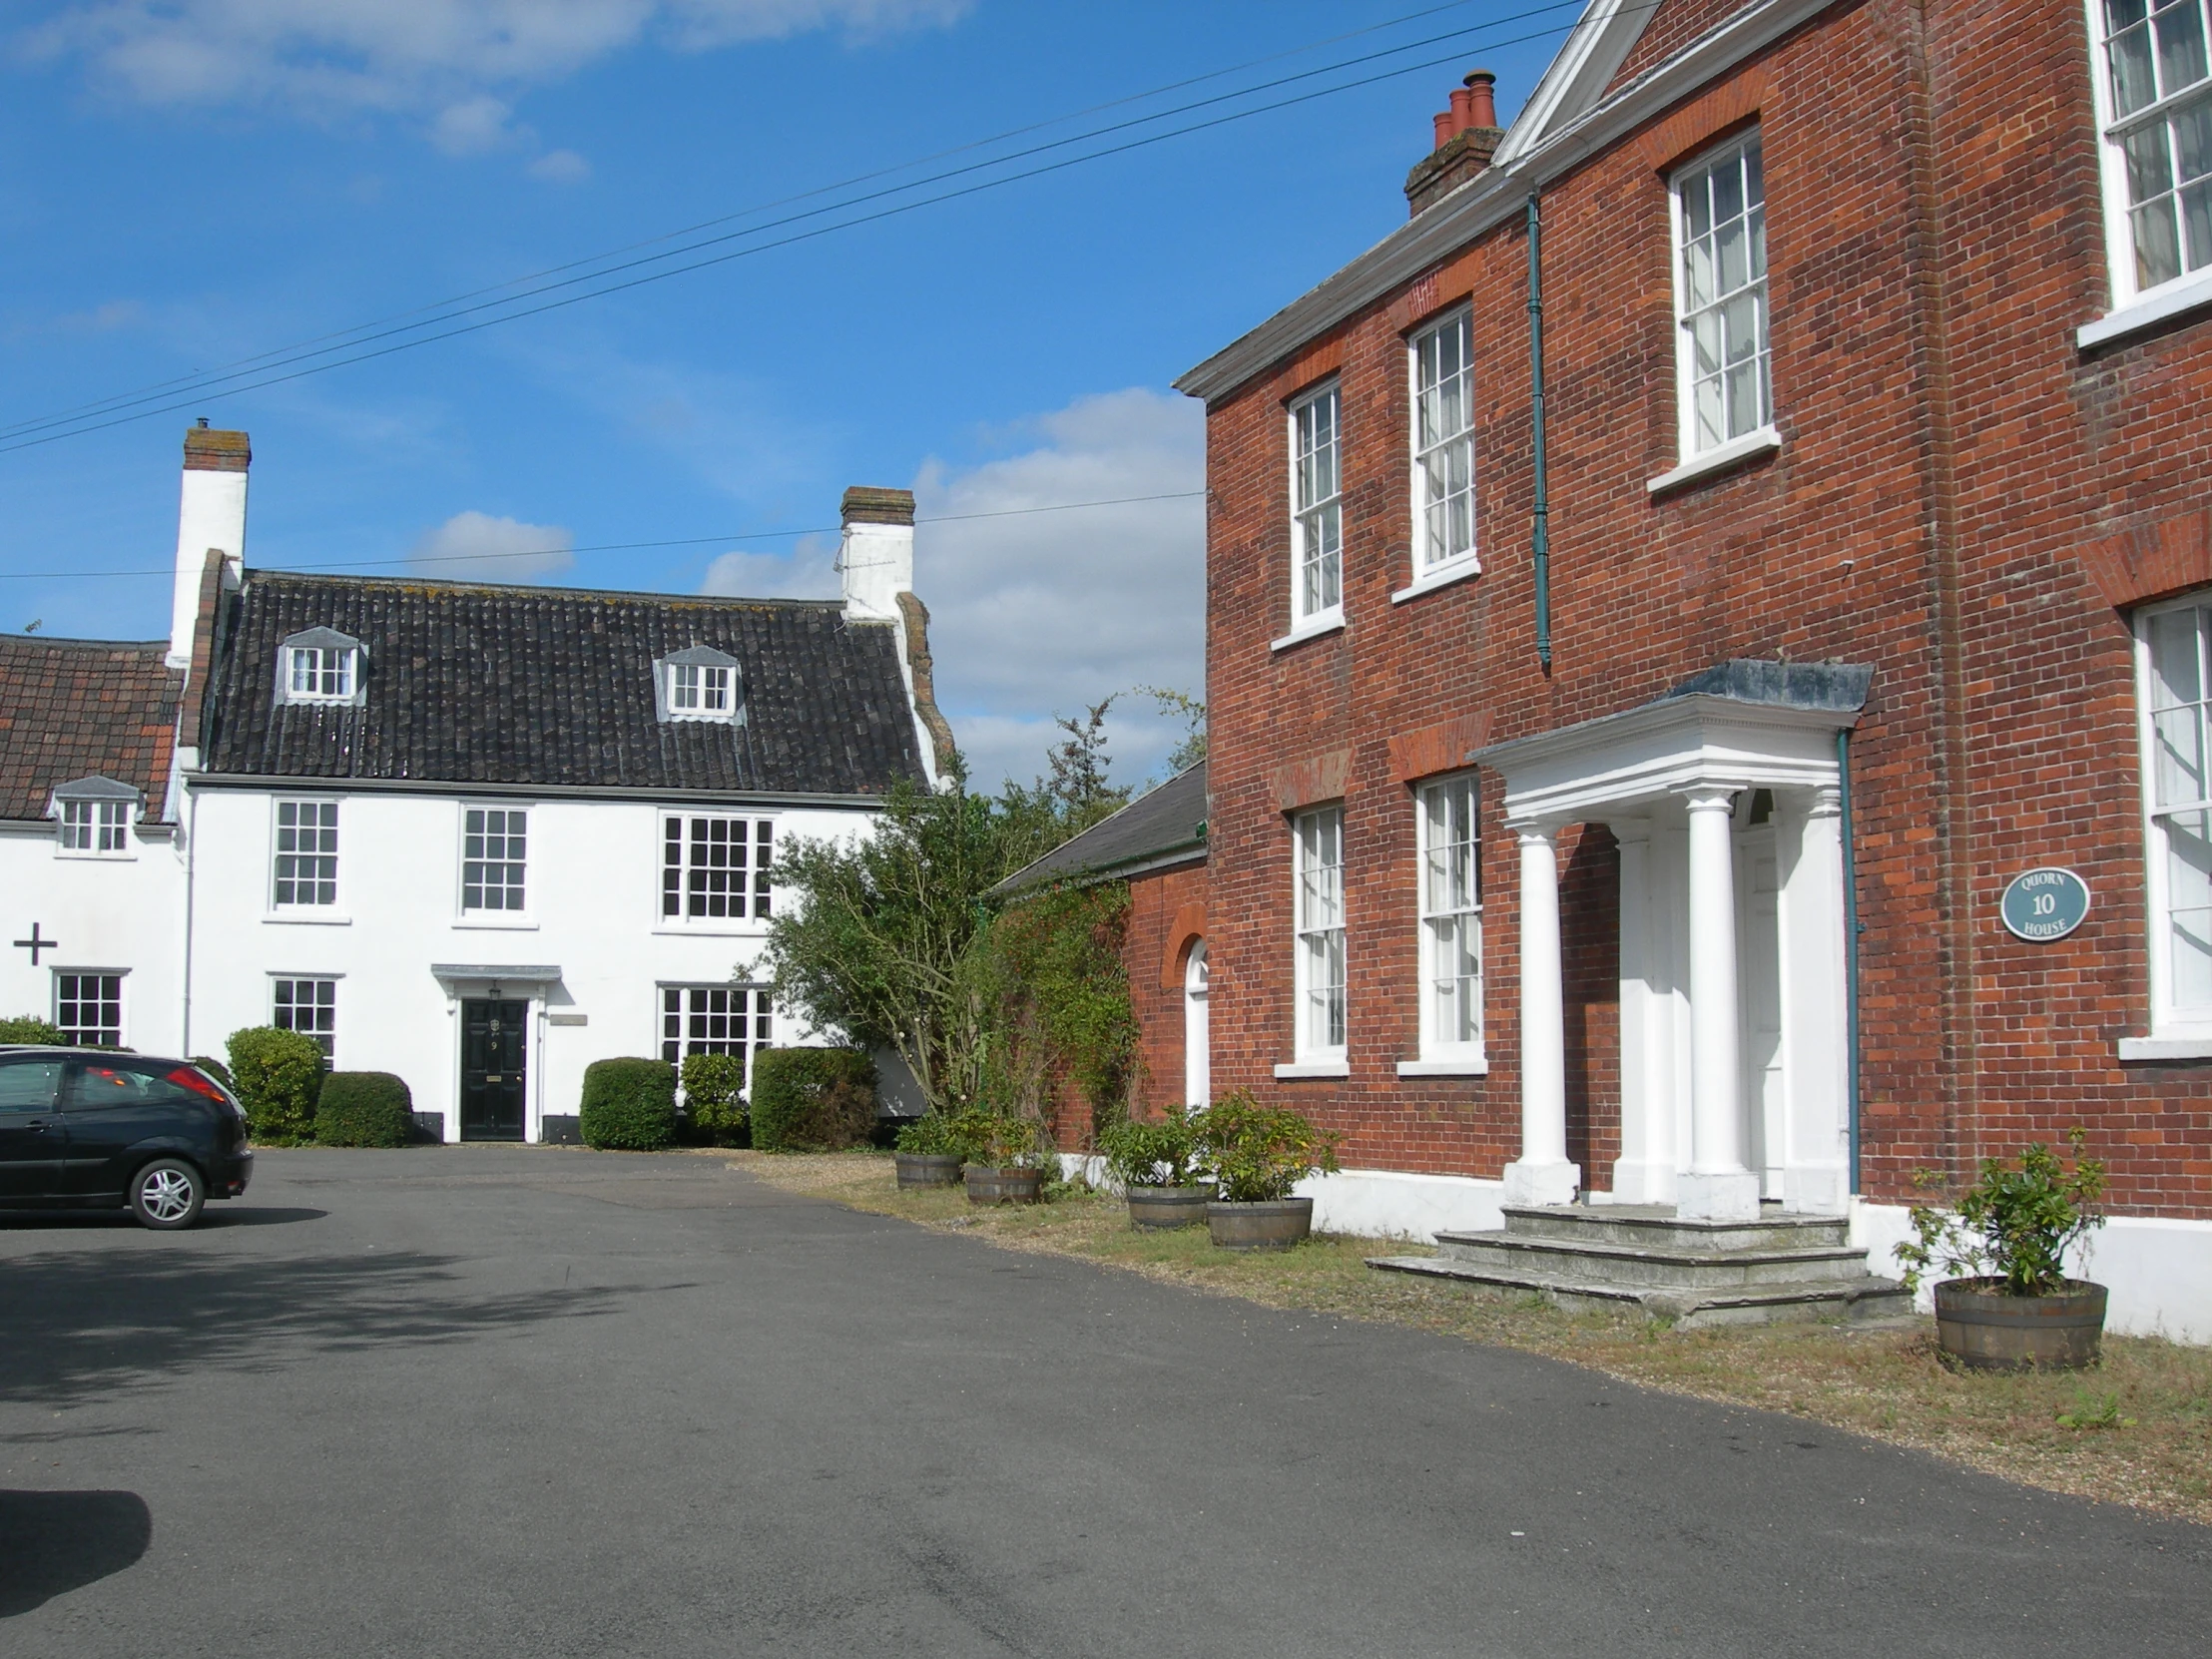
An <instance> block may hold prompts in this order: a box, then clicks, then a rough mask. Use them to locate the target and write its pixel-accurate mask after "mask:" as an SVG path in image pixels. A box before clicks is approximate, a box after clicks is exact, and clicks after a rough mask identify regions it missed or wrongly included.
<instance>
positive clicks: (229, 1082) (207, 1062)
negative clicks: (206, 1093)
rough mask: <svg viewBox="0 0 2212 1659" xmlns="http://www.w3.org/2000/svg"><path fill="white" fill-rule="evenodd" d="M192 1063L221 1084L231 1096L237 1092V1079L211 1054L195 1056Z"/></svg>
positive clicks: (229, 1069)
mask: <svg viewBox="0 0 2212 1659" xmlns="http://www.w3.org/2000/svg"><path fill="white" fill-rule="evenodd" d="M192 1063H193V1064H194V1065H196V1066H198V1067H199V1068H200V1069H201V1070H202V1071H204V1072H206V1073H207V1074H208V1075H209V1076H210V1077H212V1078H214V1079H215V1080H216V1081H217V1082H218V1083H221V1084H222V1085H223V1086H224V1087H225V1088H227V1089H229V1090H230V1091H231V1092H232V1093H233V1094H236V1093H237V1092H238V1086H239V1085H238V1079H237V1078H235V1077H233V1076H232V1075H231V1068H230V1067H229V1066H227V1065H225V1064H224V1063H223V1062H222V1061H221V1060H218V1059H217V1058H215V1056H213V1055H212V1054H195V1055H194V1056H193V1057H192Z"/></svg>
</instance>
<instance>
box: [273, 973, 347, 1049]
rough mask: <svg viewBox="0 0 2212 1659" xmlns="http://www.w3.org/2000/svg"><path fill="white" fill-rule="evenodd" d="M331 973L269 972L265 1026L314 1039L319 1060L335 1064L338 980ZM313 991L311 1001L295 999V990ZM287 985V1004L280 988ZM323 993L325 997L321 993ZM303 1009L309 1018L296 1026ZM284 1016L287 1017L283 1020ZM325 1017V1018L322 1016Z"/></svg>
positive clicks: (338, 975)
mask: <svg viewBox="0 0 2212 1659" xmlns="http://www.w3.org/2000/svg"><path fill="white" fill-rule="evenodd" d="M342 977H343V975H342V974H335V973H272V974H271V975H270V976H269V1023H270V1024H272V1025H274V1026H276V1027H277V1029H278V1030H281V1031H299V1032H302V1033H303V1034H304V1035H306V1036H310V1037H312V1038H314V1040H315V1041H316V1042H317V1043H318V1044H320V1045H321V1048H322V1055H323V1058H324V1059H326V1060H330V1061H332V1062H335V1061H336V1059H337V1043H338V980H339V979H340V978H342ZM301 985H311V986H313V987H315V988H314V990H313V991H312V993H310V994H311V995H312V997H313V1000H312V1001H309V1002H306V1003H302V1002H300V1000H299V991H298V987H300V986H301ZM286 986H289V987H290V988H291V989H290V997H289V1000H288V1002H287V1000H286V998H285V994H284V987H286ZM325 990H327V991H328V993H329V994H328V995H327V996H325V995H324V994H323V992H324V991H325ZM302 1007H305V1008H306V1009H307V1010H308V1011H309V1013H310V1015H311V1016H312V1017H311V1018H310V1019H309V1021H308V1023H307V1024H306V1025H304V1026H302V1025H300V1024H298V1023H297V1020H298V1016H299V1010H300V1009H301V1008H302ZM287 1014H288V1016H289V1017H288V1018H287ZM325 1014H326V1015H327V1018H325V1017H324V1015H325Z"/></svg>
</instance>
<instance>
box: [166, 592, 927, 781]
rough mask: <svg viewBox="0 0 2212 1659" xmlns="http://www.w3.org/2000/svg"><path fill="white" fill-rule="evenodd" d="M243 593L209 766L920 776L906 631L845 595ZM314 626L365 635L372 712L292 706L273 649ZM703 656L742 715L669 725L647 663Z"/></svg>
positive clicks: (357, 772) (681, 777) (603, 777)
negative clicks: (853, 609) (731, 661)
mask: <svg viewBox="0 0 2212 1659" xmlns="http://www.w3.org/2000/svg"><path fill="white" fill-rule="evenodd" d="M228 603H229V605H230V606H231V607H232V610H231V616H232V621H231V623H230V626H229V627H228V628H227V629H226V630H225V632H224V635H223V638H224V641H225V643H224V647H223V660H222V662H221V663H220V665H219V666H218V667H217V669H216V671H215V673H214V675H213V676H212V677H211V679H210V682H209V686H210V704H211V707H210V710H209V714H208V728H207V738H206V745H205V748H204V749H203V751H202V756H201V761H202V765H203V766H205V767H206V769H207V770H208V771H209V772H211V773H218V774H227V775H231V776H254V777H270V778H300V779H306V778H330V779H339V778H357V779H364V780H367V779H375V780H384V781H392V782H397V781H400V780H421V781H423V782H426V783H436V782H448V783H473V784H514V785H518V786H523V787H528V786H531V785H544V786H566V787H577V788H585V789H592V788H601V789H638V790H682V791H687V792H689V791H699V792H710V793H721V792H730V793H739V794H745V793H755V792H758V793H762V794H777V795H785V794H789V795H830V796H855V795H879V794H881V793H882V792H884V791H885V790H887V789H888V788H889V787H890V785H891V784H892V783H894V782H895V781H897V780H899V779H902V778H903V779H909V780H912V781H914V782H917V783H918V782H920V781H921V780H922V779H923V777H924V774H923V772H922V763H921V750H920V735H919V733H918V732H917V731H916V729H915V725H914V715H913V709H912V706H911V704H910V703H909V702H908V701H907V695H906V686H905V678H904V675H903V673H902V672H901V670H900V667H899V661H898V647H897V642H896V640H895V639H894V637H893V633H892V630H891V628H890V627H889V626H888V625H885V624H869V623H857V624H855V623H848V622H847V621H846V620H845V617H844V613H843V609H842V607H841V606H839V605H838V604H837V603H835V602H833V601H824V600H800V599H779V600H765V599H709V598H697V599H694V598H682V597H678V596H674V595H668V594H641V593H607V592H602V591H599V590H596V589H583V588H538V587H504V586H493V585H490V584H479V583H466V582H432V581H418V580H412V579H407V578H392V577H367V576H300V575H292V574H285V573H279V572H270V571H248V572H247V573H246V580H245V584H244V586H243V587H242V588H241V590H240V591H239V592H238V593H237V594H236V595H235V596H233V597H232V598H231V599H230V600H229V601H228ZM311 628H334V629H336V630H337V631H338V632H339V633H341V634H344V635H346V636H348V637H349V638H351V639H355V640H358V641H359V642H360V644H361V649H362V655H363V657H364V658H365V663H366V666H365V671H364V679H363V693H364V695H363V698H362V701H361V704H360V706H359V707H357V708H356V707H350V706H340V705H334V704H322V705H313V704H288V703H286V704H279V703H278V701H277V695H276V682H277V647H278V645H279V644H280V643H281V642H282V641H284V640H285V639H287V638H289V637H290V636H292V635H294V634H298V633H301V632H303V631H305V630H307V629H311ZM693 646H705V647H708V648H710V649H711V650H713V651H716V652H721V653H726V654H727V655H728V656H730V657H733V658H735V659H736V660H737V663H738V674H739V696H740V701H741V703H742V705H743V708H744V711H745V720H744V723H743V724H741V725H735V726H733V725H726V724H722V723H719V722H701V721H694V722H667V721H663V720H661V719H660V718H659V716H658V713H657V711H656V706H655V701H654V687H653V664H654V663H655V662H656V661H657V660H665V659H666V658H668V657H669V656H671V655H672V654H675V653H678V652H682V651H685V650H688V649H689V648H691V647H693Z"/></svg>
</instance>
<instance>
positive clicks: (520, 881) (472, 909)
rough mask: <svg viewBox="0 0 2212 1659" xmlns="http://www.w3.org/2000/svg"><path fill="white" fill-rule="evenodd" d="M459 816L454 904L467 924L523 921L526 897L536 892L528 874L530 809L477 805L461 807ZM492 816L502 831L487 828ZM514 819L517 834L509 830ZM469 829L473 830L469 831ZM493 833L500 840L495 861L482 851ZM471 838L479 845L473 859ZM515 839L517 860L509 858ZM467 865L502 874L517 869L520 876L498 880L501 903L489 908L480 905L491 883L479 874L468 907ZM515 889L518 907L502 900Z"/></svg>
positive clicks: (527, 913) (508, 804)
mask: <svg viewBox="0 0 2212 1659" xmlns="http://www.w3.org/2000/svg"><path fill="white" fill-rule="evenodd" d="M460 813H461V832H460V835H459V837H458V841H459V850H460V859H459V866H460V868H459V873H460V880H459V884H458V886H457V887H456V889H455V901H456V904H457V907H458V908H459V911H460V914H461V916H462V918H463V919H464V920H467V921H471V922H510V923H512V922H523V921H527V920H528V919H529V916H530V913H531V912H530V894H531V893H532V892H533V891H535V890H536V883H535V882H534V881H533V880H532V878H531V875H530V838H531V829H530V815H531V809H530V808H529V807H526V806H517V805H515V804H514V803H511V802H500V803H497V804H489V803H487V804H484V805H481V806H470V805H467V804H463V806H462V807H461V810H460ZM495 813H496V814H498V815H500V817H501V820H502V828H500V829H499V830H492V829H491V828H490V818H491V815H493V814H495ZM479 819H481V820H483V821H484V822H483V824H481V825H477V821H478V820H479ZM516 819H520V820H521V821H522V828H521V830H519V831H518V830H515V829H514V828H513V824H514V821H515V820H516ZM472 826H476V827H475V828H472ZM495 834H496V835H497V836H499V837H500V841H501V847H502V856H500V857H497V858H492V857H487V856H484V848H485V847H488V845H489V842H490V838H491V837H492V836H493V835H495ZM472 836H473V837H481V838H482V844H481V845H480V846H479V847H478V849H477V853H476V855H475V856H473V857H472V856H471V855H470V848H471V844H472V842H471V837H472ZM518 839H519V840H520V841H521V842H522V856H520V857H519V858H518V857H514V856H511V855H510V854H511V853H512V850H513V843H514V842H515V841H516V840H518ZM471 866H482V867H484V868H487V869H488V868H490V867H493V866H496V867H497V868H499V869H501V870H502V871H505V870H510V869H519V871H520V873H519V875H518V876H516V877H515V879H513V880H508V879H506V878H504V877H502V879H501V880H500V881H499V882H498V884H497V891H498V893H499V896H500V898H501V902H500V903H499V904H497V905H489V904H486V903H484V902H483V900H484V899H485V898H486V897H489V896H490V895H491V892H492V890H493V884H492V883H491V882H490V881H489V880H486V879H485V878H484V877H483V876H482V875H479V876H478V878H477V880H476V881H475V882H474V883H473V885H474V886H475V887H477V888H479V889H481V891H479V893H478V895H477V902H476V903H474V904H471V903H470V902H469V892H470V888H471V885H472V883H471V882H470V880H469V870H470V867H471ZM517 887H519V893H520V897H521V899H522V902H521V903H519V904H508V903H506V902H505V899H506V898H507V897H508V896H509V895H510V891H511V890H512V889H515V888H517Z"/></svg>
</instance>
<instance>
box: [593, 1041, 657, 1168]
mask: <svg viewBox="0 0 2212 1659" xmlns="http://www.w3.org/2000/svg"><path fill="white" fill-rule="evenodd" d="M578 1119H579V1121H578V1123H577V1131H578V1133H579V1134H581V1135H582V1136H583V1137H584V1144H585V1145H586V1146H593V1147H598V1148H600V1149H601V1150H603V1151H614V1152H659V1151H660V1150H662V1149H663V1148H664V1147H668V1146H671V1145H673V1144H675V1141H676V1068H675V1067H674V1066H672V1065H670V1064H669V1063H668V1062H667V1061H666V1060H637V1059H620V1060H594V1061H593V1062H592V1063H591V1064H590V1065H588V1066H586V1067H585V1068H584V1099H583V1105H582V1107H581V1108H580V1110H579V1112H578Z"/></svg>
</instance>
